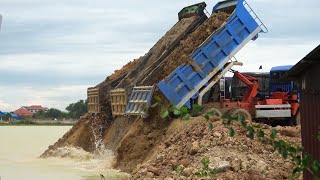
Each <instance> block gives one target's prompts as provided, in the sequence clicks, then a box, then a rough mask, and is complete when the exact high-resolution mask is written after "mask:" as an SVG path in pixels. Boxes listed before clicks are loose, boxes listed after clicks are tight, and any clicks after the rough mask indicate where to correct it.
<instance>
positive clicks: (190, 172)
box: [183, 167, 192, 176]
mask: <svg viewBox="0 0 320 180" xmlns="http://www.w3.org/2000/svg"><path fill="white" fill-rule="evenodd" d="M191 174H192V168H190V167H189V168H185V169H184V170H183V175H185V176H190V175H191Z"/></svg>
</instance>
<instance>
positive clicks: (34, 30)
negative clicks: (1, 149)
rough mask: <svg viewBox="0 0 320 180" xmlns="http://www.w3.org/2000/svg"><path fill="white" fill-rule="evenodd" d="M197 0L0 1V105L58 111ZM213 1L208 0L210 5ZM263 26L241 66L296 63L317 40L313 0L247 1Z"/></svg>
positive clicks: (142, 49)
mask: <svg viewBox="0 0 320 180" xmlns="http://www.w3.org/2000/svg"><path fill="white" fill-rule="evenodd" d="M198 2H200V1H195V0H187V1H186V0H175V1H172V0H162V1H150V0H135V1H132V0H131V1H130V0H122V1H102V0H90V1H88V0H86V1H84V0H66V1H56V0H1V1H0V14H2V15H3V21H2V27H1V30H0V62H1V64H0V92H1V93H0V110H1V111H13V110H15V109H17V108H19V107H20V106H23V105H32V104H41V105H43V106H46V107H49V108H50V107H55V108H59V109H61V110H64V109H65V107H66V106H67V105H68V104H70V103H72V102H76V101H77V100H79V99H85V98H86V89H87V87H90V86H94V85H96V84H98V83H99V82H101V81H102V80H103V79H105V77H106V76H107V75H110V74H111V73H112V72H113V71H114V70H116V69H119V68H121V67H122V66H123V65H124V64H126V63H127V62H129V61H130V60H132V59H134V58H138V57H139V56H142V55H144V54H145V53H146V52H147V51H148V50H149V48H151V47H152V46H153V44H154V43H155V42H156V41H157V40H158V39H159V38H160V37H161V36H163V35H164V34H165V32H166V31H168V30H169V29H170V28H171V27H172V26H173V25H174V24H175V23H176V22H177V20H178V17H177V13H178V12H179V10H180V9H181V8H183V7H185V6H187V5H190V4H193V3H198ZM217 2H218V1H207V4H208V7H207V9H208V11H210V12H211V9H212V7H213V5H214V4H215V3H217ZM248 3H249V4H250V5H251V6H252V8H253V9H254V10H255V12H256V13H257V14H258V16H259V17H260V18H261V20H262V21H263V22H264V23H265V25H266V26H267V27H268V29H269V33H267V34H262V35H261V36H260V37H259V38H258V39H257V40H256V41H255V42H250V43H249V44H248V45H247V46H246V47H245V48H243V49H242V50H241V51H240V52H239V53H238V54H237V55H236V57H237V58H238V60H239V61H242V62H243V63H244V66H243V67H241V68H237V69H238V70H240V71H258V67H259V66H260V65H263V68H264V69H263V70H264V71H269V70H270V68H271V67H272V66H277V65H286V64H295V63H297V62H298V61H299V60H300V59H301V58H302V57H304V56H305V55H306V54H307V53H308V52H309V51H311V50H312V49H313V48H314V47H316V46H317V45H318V44H319V43H320V41H319V40H320V21H319V18H320V15H319V12H320V1H319V0H308V1H298V0H281V1H276V2H275V1H271V0H255V1H253V0H248Z"/></svg>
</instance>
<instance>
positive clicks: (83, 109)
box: [66, 100, 88, 119]
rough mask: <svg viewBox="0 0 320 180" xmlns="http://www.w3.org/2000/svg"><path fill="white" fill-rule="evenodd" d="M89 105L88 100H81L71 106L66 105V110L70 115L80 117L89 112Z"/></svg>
mask: <svg viewBox="0 0 320 180" xmlns="http://www.w3.org/2000/svg"><path fill="white" fill-rule="evenodd" d="M87 105H88V101H87V100H86V101H84V100H79V101H78V102H76V103H71V104H69V106H67V107H66V110H67V111H68V117H70V118H73V119H79V118H80V117H81V116H82V115H84V114H85V113H87V112H88V110H87Z"/></svg>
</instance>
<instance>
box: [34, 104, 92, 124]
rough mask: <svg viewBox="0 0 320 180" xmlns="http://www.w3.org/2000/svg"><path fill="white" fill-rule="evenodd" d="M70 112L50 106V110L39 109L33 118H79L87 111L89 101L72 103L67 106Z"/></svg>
mask: <svg viewBox="0 0 320 180" xmlns="http://www.w3.org/2000/svg"><path fill="white" fill-rule="evenodd" d="M66 110H67V111H68V112H63V111H60V110H59V109H55V108H50V109H49V111H47V112H43V111H39V112H37V113H35V114H33V118H36V119H63V118H72V119H79V118H80V117H81V116H82V115H84V114H85V113H86V112H87V101H84V100H79V101H78V102H76V103H71V104H69V105H68V106H67V107H66Z"/></svg>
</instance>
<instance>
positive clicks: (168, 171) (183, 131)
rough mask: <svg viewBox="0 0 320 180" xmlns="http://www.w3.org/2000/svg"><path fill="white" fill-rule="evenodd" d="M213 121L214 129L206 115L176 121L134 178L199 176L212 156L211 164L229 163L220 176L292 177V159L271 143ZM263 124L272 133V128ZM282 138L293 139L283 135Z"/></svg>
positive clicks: (245, 177) (250, 177)
mask: <svg viewBox="0 0 320 180" xmlns="http://www.w3.org/2000/svg"><path fill="white" fill-rule="evenodd" d="M213 124H214V126H213V129H212V130H210V129H209V128H208V124H207V122H206V121H205V120H204V118H202V117H197V118H194V119H193V120H191V121H181V120H175V121H173V123H171V125H170V126H169V127H168V130H167V131H166V132H165V134H166V136H165V138H164V139H163V141H162V143H160V144H158V145H157V147H155V148H154V149H156V151H155V152H153V155H152V156H151V157H149V159H148V161H147V162H146V163H144V164H137V166H136V168H135V169H134V171H133V173H132V176H131V177H130V179H143V178H154V179H165V178H169V179H170V178H172V179H186V178H187V177H188V178H187V179H198V178H199V177H197V176H196V175H195V173H196V172H200V171H201V170H202V164H201V163H200V162H201V160H202V159H203V158H209V160H210V164H209V166H211V167H215V166H216V165H218V164H221V163H225V164H227V167H226V169H224V170H222V172H220V173H218V174H217V178H218V179H289V178H290V176H291V173H292V170H293V164H292V162H291V160H289V159H284V158H282V157H281V156H280V155H279V154H278V153H277V152H273V151H272V150H273V148H272V146H271V145H268V144H262V143H261V142H260V141H258V140H251V139H249V138H248V137H247V136H246V131H244V130H243V129H242V128H240V126H237V125H235V126H234V128H235V131H236V135H235V136H234V137H233V138H230V137H229V136H228V132H229V129H228V128H226V127H225V126H224V125H223V123H222V121H216V122H214V123H213ZM262 126H264V128H265V129H267V131H268V132H269V133H270V130H271V127H269V126H267V125H262ZM286 128H287V127H283V129H286ZM288 129H290V128H288ZM296 129H297V130H299V127H297V128H296ZM278 137H279V138H281V139H286V138H291V137H290V136H289V137H287V136H285V135H282V134H281V135H279V136H278ZM300 140H301V139H300V138H298V137H297V138H296V139H292V138H291V141H292V143H294V144H296V145H299V144H301V142H300Z"/></svg>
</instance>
